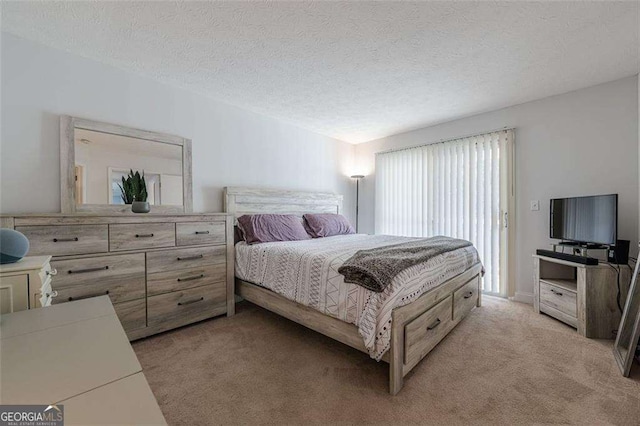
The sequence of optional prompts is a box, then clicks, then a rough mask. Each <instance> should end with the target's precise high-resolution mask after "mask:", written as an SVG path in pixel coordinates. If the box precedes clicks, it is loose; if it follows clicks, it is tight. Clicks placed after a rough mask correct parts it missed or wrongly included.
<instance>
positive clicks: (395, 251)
mask: <svg viewBox="0 0 640 426" xmlns="http://www.w3.org/2000/svg"><path fill="white" fill-rule="evenodd" d="M470 245H471V243H470V242H469V241H466V240H459V239H456V238H450V237H444V236H437V237H431V238H423V239H419V240H415V241H409V242H407V243H401V244H394V245H391V246H383V247H377V248H372V249H368V250H359V251H357V252H356V254H354V255H353V256H351V257H350V258H349V259H347V261H346V262H344V263H343V264H342V266H340V268H338V272H339V273H340V274H342V275H344V281H345V282H347V283H352V284H358V285H360V286H362V287H364V288H366V289H368V290H371V291H375V292H377V293H380V292H382V291H384V289H385V288H387V286H388V285H389V284H390V283H391V280H393V278H395V276H396V275H398V274H399V273H400V272H402V271H404V270H405V269H407V268H410V267H412V266H414V265H417V264H419V263H423V262H426V261H427V260H429V259H431V258H433V257H435V256H438V255H440V254H443V253H446V252H449V251H453V250H457V249H460V248H463V247H468V246H470Z"/></svg>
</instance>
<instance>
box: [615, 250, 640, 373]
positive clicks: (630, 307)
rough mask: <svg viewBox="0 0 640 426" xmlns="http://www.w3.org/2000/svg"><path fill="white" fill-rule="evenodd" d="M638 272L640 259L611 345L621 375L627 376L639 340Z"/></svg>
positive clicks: (639, 284) (639, 301)
mask: <svg viewBox="0 0 640 426" xmlns="http://www.w3.org/2000/svg"><path fill="white" fill-rule="evenodd" d="M639 272H640V261H638V262H636V267H635V270H634V271H633V277H632V279H631V287H629V294H628V295H627V301H626V303H625V305H624V311H623V313H622V319H621V320H620V327H618V334H617V335H616V341H615V343H614V345H613V354H614V355H615V358H616V362H617V363H618V367H619V368H620V372H621V373H622V375H623V376H625V377H629V373H630V372H631V364H632V363H633V358H634V355H635V353H636V348H637V347H638V343H639V342H638V341H639V340H640V282H638V273H639Z"/></svg>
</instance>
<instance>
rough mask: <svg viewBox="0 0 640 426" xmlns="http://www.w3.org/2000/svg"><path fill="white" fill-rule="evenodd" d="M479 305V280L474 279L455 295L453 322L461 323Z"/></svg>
mask: <svg viewBox="0 0 640 426" xmlns="http://www.w3.org/2000/svg"><path fill="white" fill-rule="evenodd" d="M477 303H478V280H477V279H476V278H474V279H473V280H471V281H469V282H468V283H466V284H465V285H463V286H462V287H460V288H459V289H457V290H456V291H455V292H454V293H453V321H454V322H458V321H460V320H461V319H462V318H464V317H465V315H467V314H468V313H469V312H471V310H472V309H473V308H474V307H475V306H476V304H477Z"/></svg>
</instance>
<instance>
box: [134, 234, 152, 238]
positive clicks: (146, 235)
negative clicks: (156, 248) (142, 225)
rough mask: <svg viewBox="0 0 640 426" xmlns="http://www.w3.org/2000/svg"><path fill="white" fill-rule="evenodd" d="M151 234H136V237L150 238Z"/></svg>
mask: <svg viewBox="0 0 640 426" xmlns="http://www.w3.org/2000/svg"><path fill="white" fill-rule="evenodd" d="M152 237H153V234H136V238H152Z"/></svg>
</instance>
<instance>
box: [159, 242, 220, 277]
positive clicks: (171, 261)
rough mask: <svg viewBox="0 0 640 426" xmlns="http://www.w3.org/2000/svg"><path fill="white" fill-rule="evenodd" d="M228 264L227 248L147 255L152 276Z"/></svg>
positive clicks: (185, 250) (181, 250) (218, 247)
mask: <svg viewBox="0 0 640 426" xmlns="http://www.w3.org/2000/svg"><path fill="white" fill-rule="evenodd" d="M226 263H227V248H226V246H217V247H194V248H188V249H176V250H162V251H154V252H150V253H147V271H148V272H149V273H150V274H151V273H155V272H166V271H175V270H178V269H187V268H194V267H202V266H204V265H219V264H226Z"/></svg>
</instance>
